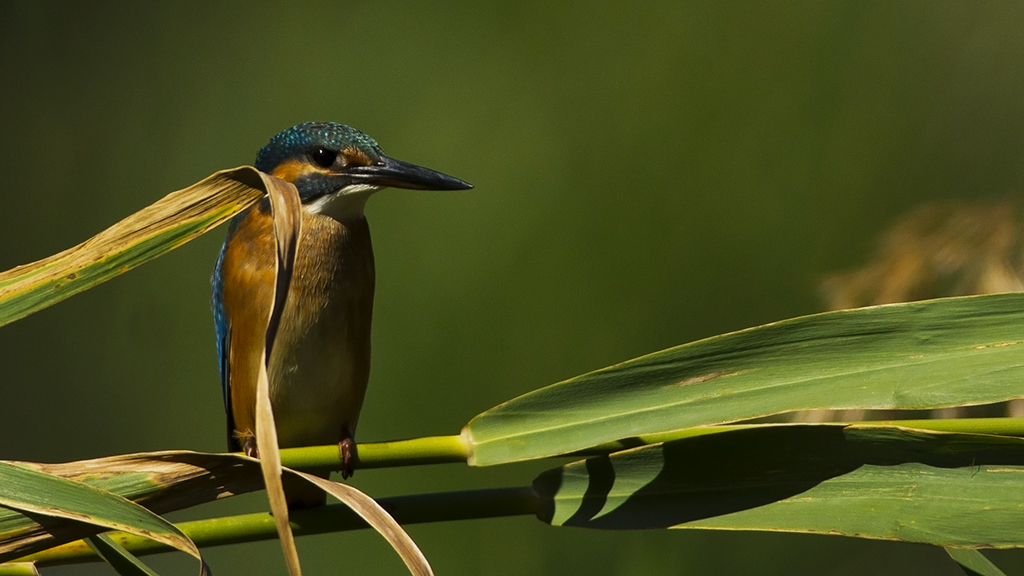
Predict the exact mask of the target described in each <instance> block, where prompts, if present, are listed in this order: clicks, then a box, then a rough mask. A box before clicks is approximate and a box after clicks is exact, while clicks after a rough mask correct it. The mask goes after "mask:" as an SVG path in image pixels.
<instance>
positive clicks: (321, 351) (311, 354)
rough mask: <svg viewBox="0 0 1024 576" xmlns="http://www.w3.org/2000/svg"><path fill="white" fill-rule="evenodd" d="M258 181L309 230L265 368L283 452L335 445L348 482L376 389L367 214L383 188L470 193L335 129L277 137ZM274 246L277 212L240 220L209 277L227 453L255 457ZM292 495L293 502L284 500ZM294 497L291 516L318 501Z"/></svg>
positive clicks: (362, 137) (326, 126)
mask: <svg viewBox="0 0 1024 576" xmlns="http://www.w3.org/2000/svg"><path fill="white" fill-rule="evenodd" d="M255 167H256V169H257V170H260V171H262V172H265V173H268V174H271V175H273V176H276V177H278V178H281V179H283V180H286V181H288V182H291V183H292V184H294V185H295V187H296V188H297V189H298V192H299V197H300V199H301V200H302V227H301V233H300V237H299V243H298V247H297V249H296V255H295V265H294V269H293V276H292V280H291V287H290V290H289V293H288V298H287V300H286V302H285V306H284V311H283V315H282V318H281V324H280V328H279V329H278V332H277V336H276V339H275V341H274V347H273V350H272V352H271V355H270V361H269V363H268V376H269V381H270V401H271V404H272V406H273V409H274V419H275V422H276V425H277V436H278V442H279V444H280V446H281V447H282V448H289V447H296V446H316V445H324V444H337V445H338V449H339V451H340V456H341V461H342V475H343V477H345V478H348V477H349V476H351V475H352V472H353V464H354V458H355V432H356V424H357V423H358V421H359V411H360V408H361V407H362V404H363V397H364V395H365V392H366V384H367V381H368V380H369V377H370V322H371V316H372V313H373V290H374V262H373V248H372V246H371V244H370V228H369V226H368V224H367V222H366V216H365V215H364V213H363V209H364V207H365V206H366V201H367V199H369V198H370V196H372V195H373V193H374V192H377V191H378V190H381V189H383V188H388V187H391V188H410V189H417V190H465V189H469V188H472V187H473V186H472V185H471V184H469V183H467V182H464V181H462V180H460V179H458V178H455V177H452V176H448V175H447V174H442V173H441V172H437V171H434V170H430V169H428V168H424V167H422V166H417V165H415V164H409V163H407V162H403V161H401V160H395V159H393V158H390V157H388V156H386V155H384V152H383V151H381V148H380V146H379V145H378V144H377V142H376V141H374V140H373V139H372V138H370V137H369V136H367V135H366V134H364V133H363V132H360V131H359V130H356V129H354V128H350V127H348V126H344V125H342V124H336V123H333V122H307V123H305V124H299V125H298V126H293V127H292V128H289V129H287V130H285V131H283V132H281V133H280V134H278V135H276V136H274V137H273V138H272V139H271V140H270V142H269V143H268V144H267V145H266V146H264V147H263V148H261V149H260V151H259V153H258V154H257V155H256V163H255ZM275 253H276V244H275V239H274V226H273V219H272V215H271V210H270V202H269V200H268V199H266V198H265V199H263V200H262V201H261V202H258V203H257V204H255V205H253V206H252V207H250V208H248V209H247V210H245V211H243V212H242V213H240V214H238V215H237V216H235V217H234V218H233V219H232V220H231V222H230V224H229V226H228V232H227V237H226V239H225V240H224V245H223V247H222V248H221V251H220V255H219V257H218V258H217V264H216V267H215V268H214V273H213V315H214V323H215V325H216V331H217V353H218V356H219V366H220V381H221V386H222V388H223V393H224V408H225V412H226V413H227V433H228V448H229V450H232V451H242V452H244V453H246V454H247V455H249V456H253V457H258V456H259V455H258V452H257V450H256V439H255V432H256V412H255V405H256V379H257V375H258V374H259V361H260V352H261V349H262V346H263V341H264V331H265V329H266V323H267V317H268V316H269V314H270V308H271V305H272V301H273V292H274V278H275V276H274V275H275V270H276V259H275ZM287 488H288V487H287V486H286V490H287ZM295 492H296V490H294V487H293V490H291V491H289V494H288V499H289V505H290V506H293V507H302V506H315V505H318V504H322V503H323V502H324V500H325V496H324V494H323V492H322V491H319V490H318V489H317V490H308V491H302V490H299V493H298V494H297V495H296V494H295Z"/></svg>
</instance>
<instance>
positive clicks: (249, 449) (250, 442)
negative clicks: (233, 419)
mask: <svg viewBox="0 0 1024 576" xmlns="http://www.w3.org/2000/svg"><path fill="white" fill-rule="evenodd" d="M242 452H244V453H245V455H246V456H248V457H249V458H259V457H260V451H259V449H257V448H256V437H255V436H246V437H245V440H243V441H242Z"/></svg>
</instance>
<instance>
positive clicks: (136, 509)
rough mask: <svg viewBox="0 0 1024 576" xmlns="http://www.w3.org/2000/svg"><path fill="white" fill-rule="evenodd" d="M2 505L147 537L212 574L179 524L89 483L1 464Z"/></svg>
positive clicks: (0, 491) (202, 570) (0, 492)
mask: <svg viewBox="0 0 1024 576" xmlns="http://www.w3.org/2000/svg"><path fill="white" fill-rule="evenodd" d="M0 505H2V506H5V507H8V508H11V509H13V510H17V511H19V512H25V513H29V514H31V515H41V516H48V517H54V518H63V519H66V520H74V521H76V522H83V523H87V524H92V525H95V526H102V527H104V528H107V529H113V530H122V531H124V532H128V533H130V534H136V535H139V536H145V537H146V538H150V539H152V540H156V541H157V542H161V543H163V544H167V545H168V546H172V547H174V548H177V549H178V550H181V551H182V552H186V553H188V554H191V555H192V556H195V557H196V559H198V560H199V562H200V566H201V572H202V573H204V574H205V573H206V572H207V569H206V563H205V562H204V561H203V557H202V554H200V553H199V548H198V547H196V545H195V544H194V543H193V542H192V541H191V540H189V538H188V537H187V536H185V535H184V534H182V533H181V531H180V530H178V529H177V528H176V527H175V526H174V525H173V524H171V523H170V522H168V521H167V520H164V519H163V518H161V517H159V516H157V515H156V514H154V513H153V512H150V511H149V510H147V509H146V508H143V507H142V506H139V505H138V504H136V503H134V502H132V501H130V500H127V499H125V498H122V497H120V496H117V495H116V494H113V493H111V492H107V491H105V490H101V489H99V488H96V487H94V486H89V485H88V484H85V483H83V482H77V481H74V480H68V479H66V478H61V477H59V476H54V475H51V474H47V473H44V472H40V471H39V470H35V469H33V468H31V467H29V466H25V465H19V464H15V463H11V462H0ZM0 550H2V548H0Z"/></svg>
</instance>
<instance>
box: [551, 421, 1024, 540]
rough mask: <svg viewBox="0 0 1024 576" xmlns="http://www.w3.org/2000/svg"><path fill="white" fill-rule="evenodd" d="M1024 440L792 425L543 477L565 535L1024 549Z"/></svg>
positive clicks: (601, 460) (668, 446) (648, 450)
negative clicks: (673, 531) (762, 536)
mask: <svg viewBox="0 0 1024 576" xmlns="http://www.w3.org/2000/svg"><path fill="white" fill-rule="evenodd" d="M1021 478H1024V440H1022V439H1018V438H1003V437H997V436H981V435H971V434H947V433H935V432H923V431H919V430H906V429H898V428H892V427H884V426H854V427H845V428H844V427H842V426H835V425H780V426H766V427H763V428H757V429H745V430H738V431H735V432H728V433H722V434H714V435H708V436H699V437H694V438H689V439H685V440H680V441H675V442H668V443H665V444H661V445H654V446H646V447H643V448H637V449H633V450H627V451H623V452H619V453H616V454H613V455H611V456H605V457H598V458H590V459H587V460H586V461H581V462H575V463H572V464H569V465H566V466H564V467H562V468H556V469H553V470H549V471H548V472H545V473H544V474H542V475H541V476H538V478H537V480H536V481H535V484H534V486H535V489H536V490H537V491H538V493H540V494H541V498H542V500H543V501H544V502H545V510H544V512H543V513H542V514H541V515H540V517H541V519H542V520H545V521H547V522H549V523H551V524H553V525H565V526H577V527H589V528H601V529H613V530H615V529H638V528H696V529H718V530H759V531H780V532H803V533H816V534H840V535H847V536H857V537H863V538H872V539H884V540H900V541H908V542H918V543H926V544H933V545H939V546H954V547H994V548H1013V547H1021V546H1024V534H1022V533H1021V532H1020V530H1019V524H1020V522H1019V518H1020V511H1021V507H1022V504H1021V502H1024V483H1022V482H1021V481H1020V479H1021Z"/></svg>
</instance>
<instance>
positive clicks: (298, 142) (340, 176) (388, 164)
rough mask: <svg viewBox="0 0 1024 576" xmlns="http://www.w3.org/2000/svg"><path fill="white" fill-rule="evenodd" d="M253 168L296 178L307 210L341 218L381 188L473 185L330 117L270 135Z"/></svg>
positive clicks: (460, 187)
mask: <svg viewBox="0 0 1024 576" xmlns="http://www.w3.org/2000/svg"><path fill="white" fill-rule="evenodd" d="M256 169H257V170H260V171H262V172H266V173H268V174H271V175H273V176H277V177H278V178H281V179H282V180H287V181H288V182H291V183H292V184H294V185H295V187H296V188H297V189H298V191H299V196H300V197H301V198H302V204H303V206H304V207H306V209H307V210H311V211H313V212H317V213H323V214H326V215H328V216H332V217H335V218H337V219H339V220H341V219H345V218H348V217H352V216H361V215H362V211H363V206H364V205H365V203H366V199H367V198H368V197H369V196H370V194H372V193H373V192H376V191H377V190H380V189H381V188H386V187H393V188H412V189H416V190H465V189H468V188H472V187H473V186H472V185H471V184H469V183H467V182H463V181H462V180H459V179H458V178H454V177H452V176H448V175H447V174H442V173H440V172H436V171H434V170H430V169H429V168H424V167H422V166H417V165H415V164H409V163H408V162H402V161H401V160H395V159H394V158H390V157H388V156H385V155H384V152H383V151H381V149H380V146H379V145H378V144H377V142H376V141H374V139H373V138H370V137H369V136H367V135H366V134H364V133H362V132H360V131H359V130H356V129H355V128H350V127H348V126H344V125H341V124H335V123H334V122H307V123H305V124H299V125H298V126H293V127H291V128H289V129H287V130H285V131H284V132H281V133H280V134H278V135H277V136H274V137H273V138H271V140H270V142H269V143H268V144H267V145H266V146H264V147H263V148H261V149H260V151H259V153H258V154H257V155H256Z"/></svg>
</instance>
